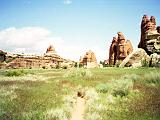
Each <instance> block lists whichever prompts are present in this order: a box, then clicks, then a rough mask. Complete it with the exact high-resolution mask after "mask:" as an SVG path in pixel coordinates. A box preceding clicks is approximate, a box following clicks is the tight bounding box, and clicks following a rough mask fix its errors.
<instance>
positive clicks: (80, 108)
mask: <svg viewBox="0 0 160 120" xmlns="http://www.w3.org/2000/svg"><path fill="white" fill-rule="evenodd" d="M84 106H85V100H84V98H81V97H77V102H76V105H75V107H74V109H73V112H72V117H71V120H84V119H83V115H84Z"/></svg>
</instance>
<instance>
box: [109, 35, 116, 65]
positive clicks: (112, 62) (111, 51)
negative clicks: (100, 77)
mask: <svg viewBox="0 0 160 120" xmlns="http://www.w3.org/2000/svg"><path fill="white" fill-rule="evenodd" d="M117 47H118V40H117V38H116V37H113V40H112V43H111V46H110V48H109V65H115V64H116V57H117Z"/></svg>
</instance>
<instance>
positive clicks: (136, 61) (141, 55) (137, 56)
mask: <svg viewBox="0 0 160 120" xmlns="http://www.w3.org/2000/svg"><path fill="white" fill-rule="evenodd" d="M143 61H146V62H148V63H149V61H150V57H149V55H148V54H147V53H146V51H145V50H144V49H141V48H139V49H137V50H135V51H133V52H132V53H131V54H130V55H129V56H127V57H126V58H125V59H124V60H123V62H122V63H121V64H120V65H119V67H141V66H142V65H143Z"/></svg>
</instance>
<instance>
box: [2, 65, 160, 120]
mask: <svg viewBox="0 0 160 120" xmlns="http://www.w3.org/2000/svg"><path fill="white" fill-rule="evenodd" d="M78 91H81V92H83V93H84V94H85V97H84V98H85V114H84V119H85V120H160V69H158V68H109V67H108V68H99V69H98V68H97V69H80V68H79V69H77V68H74V69H15V70H0V120H70V118H71V113H72V111H73V107H74V105H75V104H76V98H77V92H78Z"/></svg>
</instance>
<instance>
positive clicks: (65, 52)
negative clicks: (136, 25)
mask: <svg viewBox="0 0 160 120" xmlns="http://www.w3.org/2000/svg"><path fill="white" fill-rule="evenodd" d="M49 45H53V46H54V47H55V50H56V52H57V54H59V55H60V56H62V57H64V58H69V59H72V60H75V61H78V60H79V58H80V56H83V55H84V54H85V53H86V51H88V50H90V49H91V50H92V51H93V52H95V54H96V56H97V59H98V60H101V58H102V57H103V58H105V56H106V53H105V52H106V51H104V50H102V49H101V48H100V47H98V46H93V45H91V46H92V47H91V46H90V47H88V46H85V44H84V45H82V46H80V45H78V46H77V45H74V44H70V42H69V41H65V40H64V39H63V38H62V37H55V36H53V33H52V32H51V31H49V30H48V29H45V28H42V27H23V28H15V27H12V28H7V29H4V30H1V31H0V49H2V50H4V51H7V52H13V53H26V54H44V53H45V52H46V49H47V47H48V46H49Z"/></svg>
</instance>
